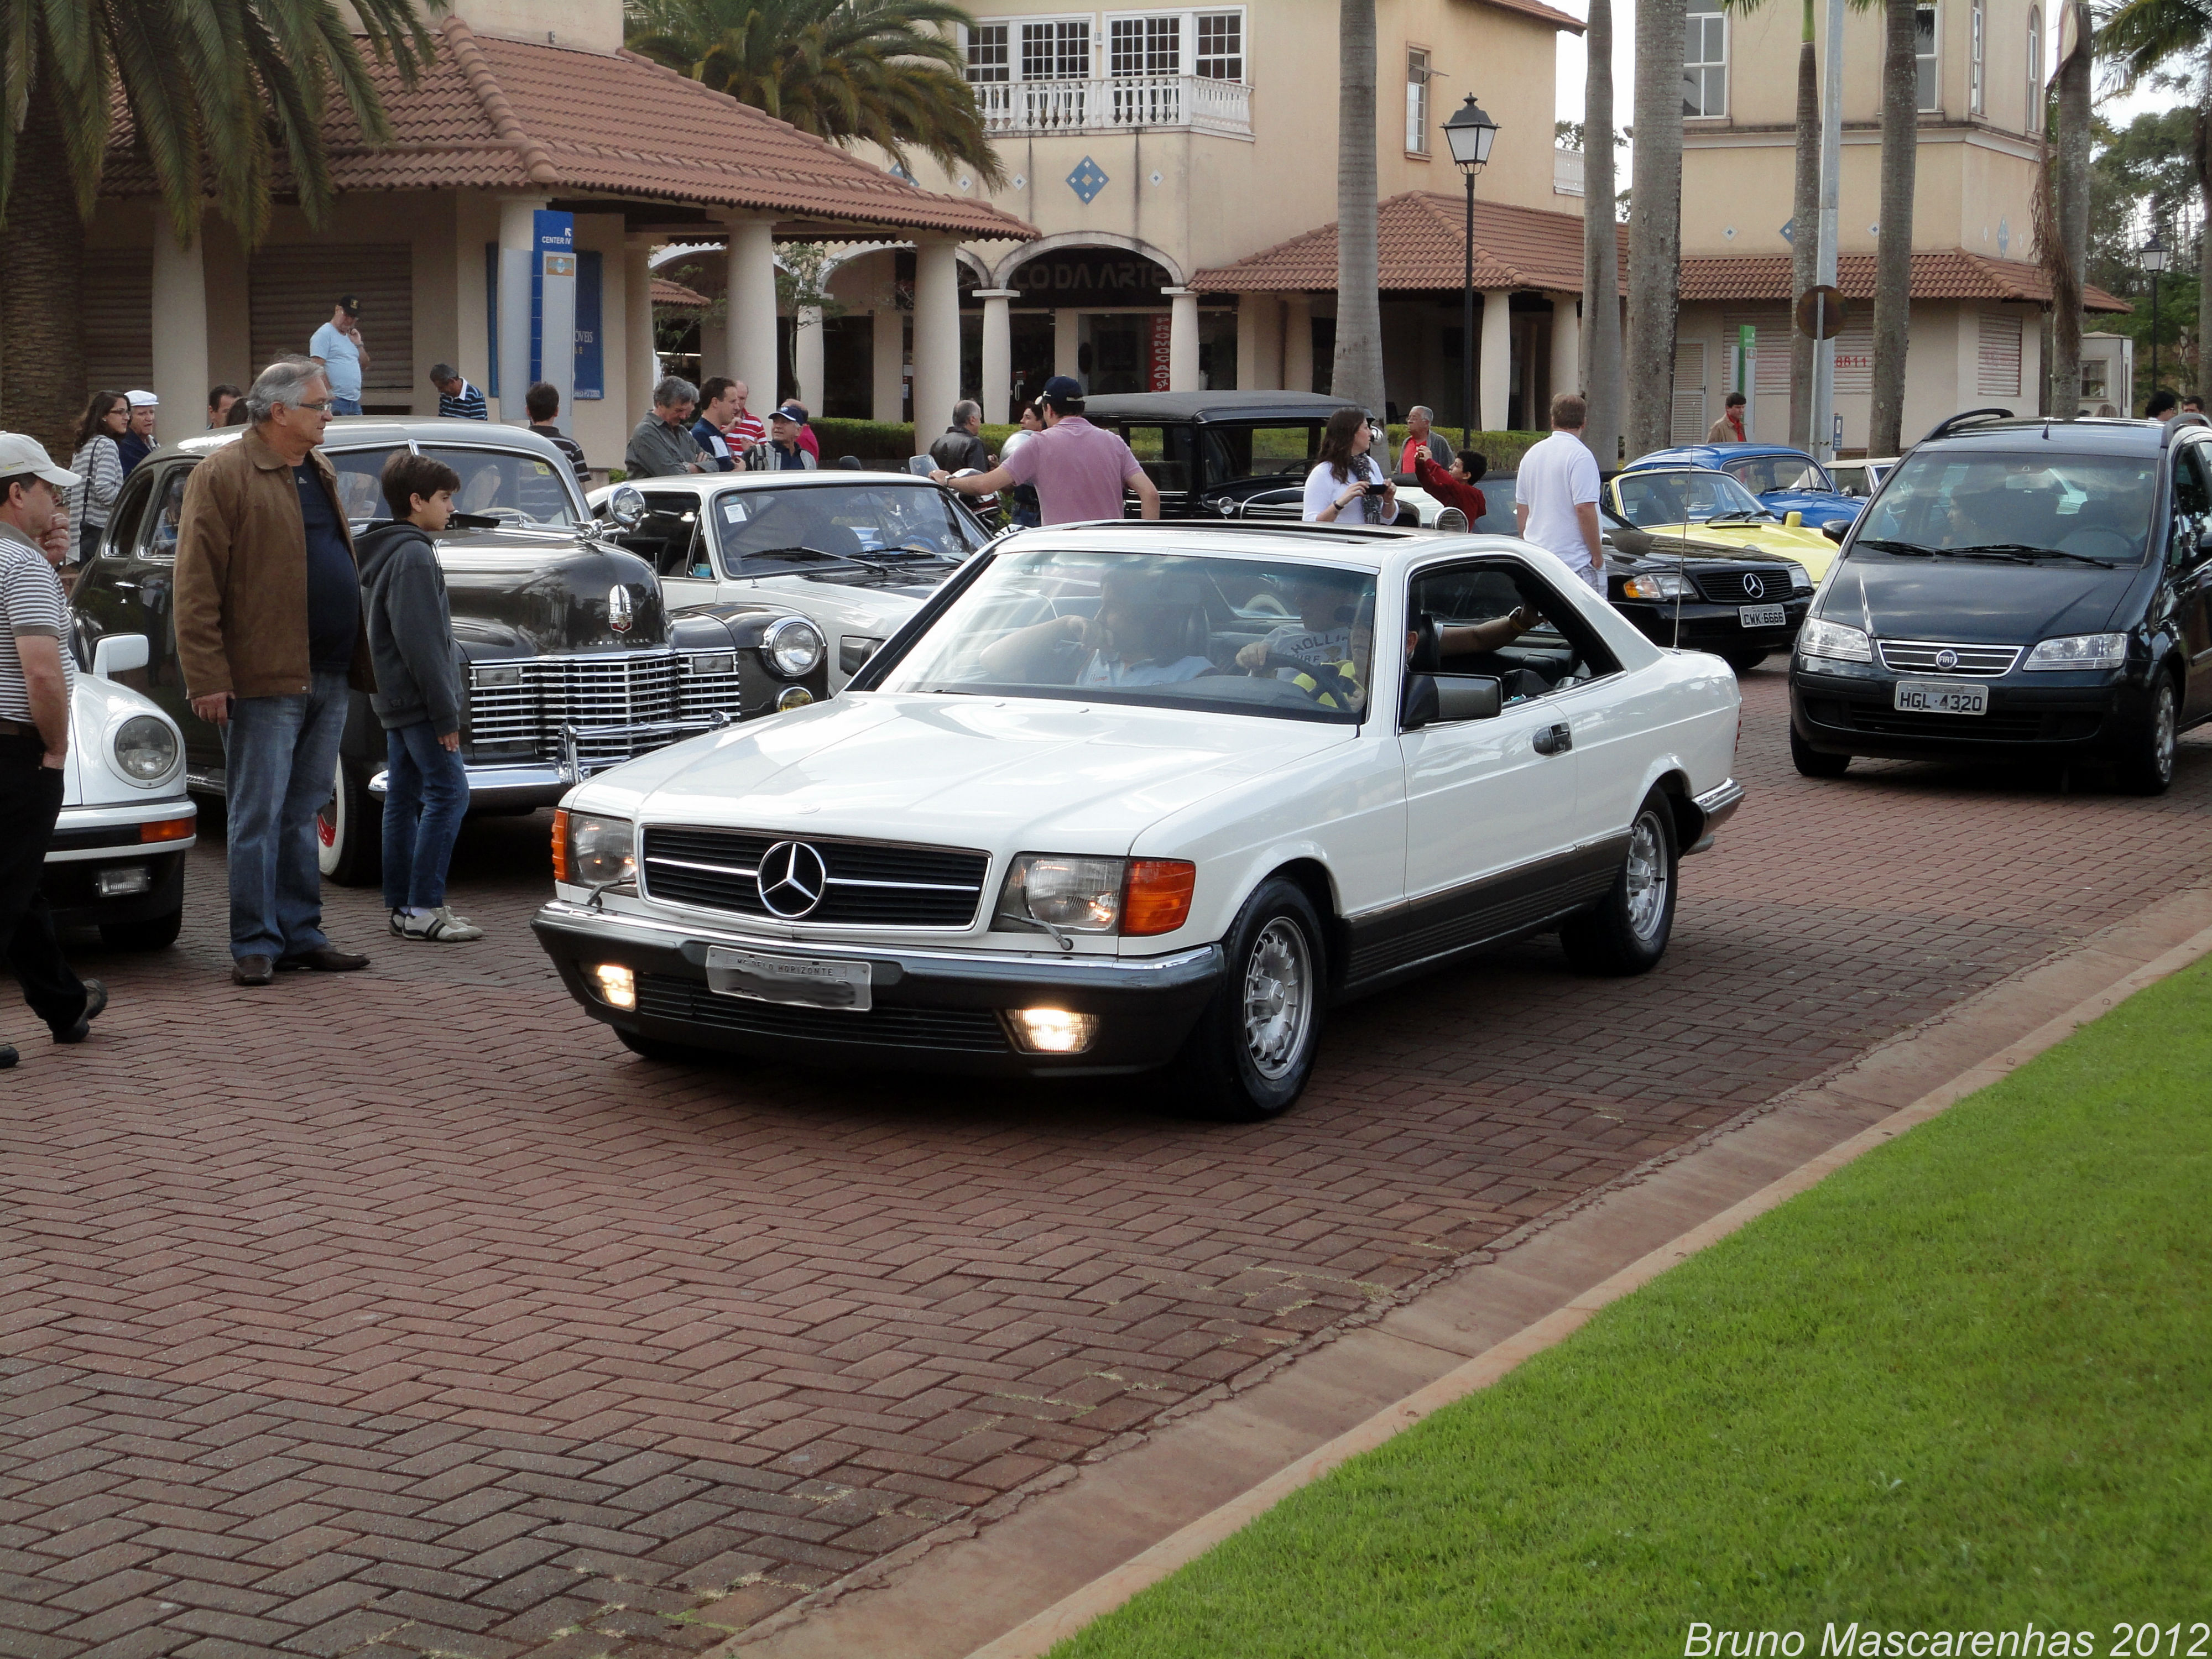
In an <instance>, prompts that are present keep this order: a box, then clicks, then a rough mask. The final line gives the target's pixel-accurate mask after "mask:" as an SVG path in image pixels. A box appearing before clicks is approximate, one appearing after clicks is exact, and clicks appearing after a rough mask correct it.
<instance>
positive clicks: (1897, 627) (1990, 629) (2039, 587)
mask: <svg viewBox="0 0 2212 1659" xmlns="http://www.w3.org/2000/svg"><path fill="white" fill-rule="evenodd" d="M2141 575H2142V568H2141V567H2140V566H2136V567H2132V568H2130V567H2128V566H2122V567H2121V568H2118V569H2116V570H2099V569H2097V568H2093V567H2092V566H2087V565H2078V566H2069V565H2063V564H2033V565H2029V564H1994V563H1989V562H1984V561H1981V560H1972V559H1899V558H1889V557H1885V556H1880V555H1875V556H1861V557H1854V558H1851V559H1848V560H1846V561H1845V562H1844V565H1843V567H1842V568H1840V569H1839V570H1838V571H1837V572H1836V576H1835V580H1833V581H1832V582H1831V583H1830V584H1829V586H1828V591H1827V592H1826V595H1825V596H1823V598H1822V599H1821V601H1820V615H1821V616H1822V617H1826V618H1827V619H1828V620H1829V621H1831V622H1838V623H1846V624H1848V625H1849V626H1850V627H1853V628H1863V629H1866V630H1867V631H1868V632H1869V633H1870V634H1872V635H1875V636H1876V637H1877V638H1881V639H1892V640H1899V639H1903V640H1942V641H1947V642H1951V643H1956V644H1960V645H1979V644H1989V645H2027V644H2033V642H2034V641H2037V640H2045V639H2051V638H2052V637H2054V636H2056V635H2062V634H2093V633H2096V632H2098V631H2100V629H2105V628H2107V627H2109V626H2111V625H2112V617H2113V613H2114V612H2115V611H2118V608H2119V605H2120V601H2121V600H2122V599H2125V598H2126V597H2127V593H2128V590H2129V589H2130V587H2132V586H2134V585H2135V582H2136V579H2137V578H2138V577H2140V576H2141Z"/></svg>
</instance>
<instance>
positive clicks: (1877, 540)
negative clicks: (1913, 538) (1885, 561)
mask: <svg viewBox="0 0 2212 1659" xmlns="http://www.w3.org/2000/svg"><path fill="white" fill-rule="evenodd" d="M1851 546H1852V548H1853V549H1854V550H1856V549H1858V548H1862V547H1870V548H1872V549H1874V550H1875V552H1877V553H1905V554H1910V555H1911V556H1913V557H1914V558H1919V559H1932V558H1934V557H1935V556H1936V551H1937V550H1936V549H1935V548H1932V547H1923V546H1921V545H1920V544H1919V543H1917V542H1892V541H1884V540H1883V539H1882V538H1881V537H1879V536H1862V537H1860V538H1858V540H1857V541H1855V542H1853V543H1852V544H1851Z"/></svg>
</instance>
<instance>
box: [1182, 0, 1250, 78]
mask: <svg viewBox="0 0 2212 1659" xmlns="http://www.w3.org/2000/svg"><path fill="white" fill-rule="evenodd" d="M1246 12H1247V8H1245V7H1243V6H1202V7H1200V8H1199V9H1196V10H1194V11H1192V12H1190V13H1189V14H1188V16H1189V18H1190V29H1189V33H1188V39H1189V41H1190V46H1189V52H1190V58H1189V64H1190V67H1189V68H1188V69H1187V70H1184V71H1183V72H1184V73H1185V74H1187V75H1190V76H1196V77H1197V78H1198V79H1200V80H1203V81H1219V82H1222V83H1223V84H1224V85H1225V86H1240V87H1243V86H1249V85H1251V84H1252V20H1251V18H1250V17H1249V16H1248V15H1246ZM1206 17H1234V18H1235V19H1236V20H1237V73H1236V74H1235V75H1234V76H1218V75H1204V76H1201V75H1200V74H1199V72H1198V60H1199V50H1198V25H1199V20H1200V19H1201V18H1206Z"/></svg>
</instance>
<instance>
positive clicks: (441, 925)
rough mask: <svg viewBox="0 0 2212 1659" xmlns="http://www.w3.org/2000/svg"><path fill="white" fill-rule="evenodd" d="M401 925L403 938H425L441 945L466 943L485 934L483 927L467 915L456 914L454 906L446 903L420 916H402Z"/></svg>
mask: <svg viewBox="0 0 2212 1659" xmlns="http://www.w3.org/2000/svg"><path fill="white" fill-rule="evenodd" d="M399 926H400V937H401V938H402V939H424V940H429V941H432V942H435V943H436V944H439V945H465V944H467V943H468V941H469V940H471V939H482V938H483V936H484V935H483V928H481V927H477V925H476V923H474V922H472V921H470V920H469V919H468V918H467V917H465V916H457V915H454V914H453V907H452V906H450V905H445V904H441V905H440V906H439V907H438V908H436V909H435V910H431V911H427V912H425V913H424V914H423V915H419V916H402V917H400V918H399Z"/></svg>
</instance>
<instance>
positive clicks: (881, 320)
mask: <svg viewBox="0 0 2212 1659" xmlns="http://www.w3.org/2000/svg"><path fill="white" fill-rule="evenodd" d="M869 317H870V319H871V324H872V327H873V329H874V331H875V347H874V355H875V398H874V403H873V407H872V410H871V414H872V418H873V419H875V420H878V421H880V422H883V423H884V424H885V425H887V426H896V425H897V424H898V423H899V422H901V421H902V420H904V419H906V410H905V407H904V405H905V403H906V313H904V312H903V311H901V310H900V309H899V308H898V307H896V306H878V307H876V308H875V309H874V310H873V311H872V312H871V313H869Z"/></svg>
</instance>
